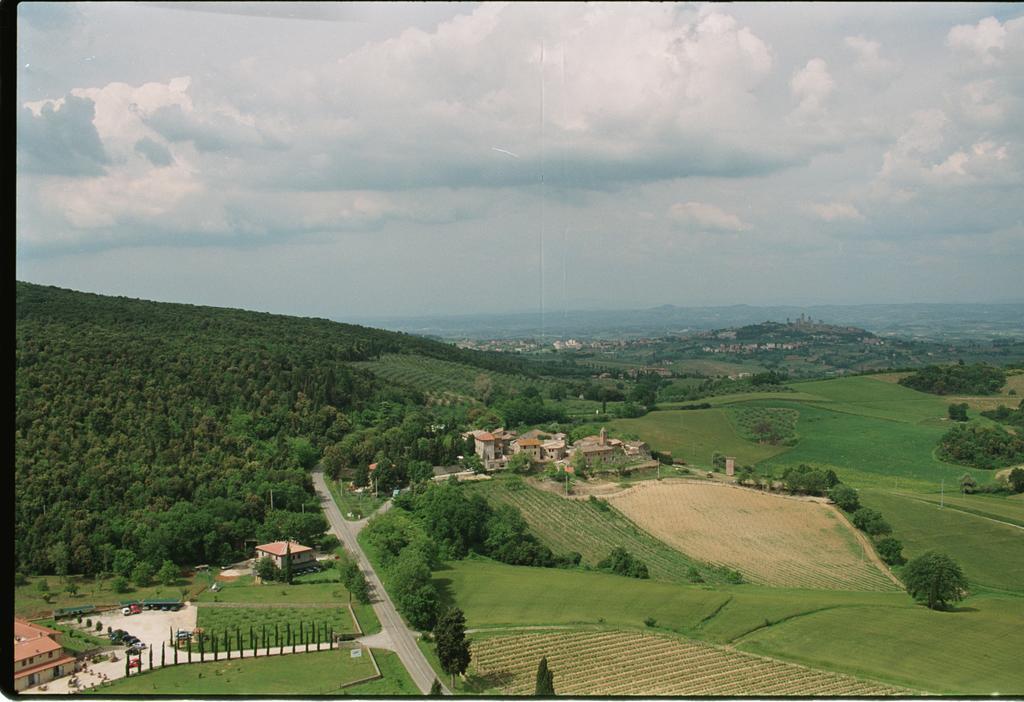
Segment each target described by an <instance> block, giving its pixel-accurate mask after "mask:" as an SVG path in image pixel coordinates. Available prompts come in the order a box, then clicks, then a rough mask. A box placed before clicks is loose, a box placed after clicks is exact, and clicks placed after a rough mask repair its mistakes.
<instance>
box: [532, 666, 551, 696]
mask: <svg viewBox="0 0 1024 702" xmlns="http://www.w3.org/2000/svg"><path fill="white" fill-rule="evenodd" d="M533 694H535V695H541V696H551V695H554V694H555V674H554V673H553V672H551V670H550V669H548V657H547V656H544V657H543V658H541V659H540V665H538V666H537V687H536V689H535V690H534V693H533Z"/></svg>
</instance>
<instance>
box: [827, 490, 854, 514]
mask: <svg viewBox="0 0 1024 702" xmlns="http://www.w3.org/2000/svg"><path fill="white" fill-rule="evenodd" d="M828 496H829V499H831V500H832V501H833V502H835V503H836V505H838V507H839V509H841V510H843V511H844V512H850V513H853V512H856V511H857V510H858V509H860V495H858V494H857V491H856V490H854V489H853V488H852V487H850V486H849V485H844V484H843V483H837V484H836V485H833V486H832V487H831V488H829V491H828Z"/></svg>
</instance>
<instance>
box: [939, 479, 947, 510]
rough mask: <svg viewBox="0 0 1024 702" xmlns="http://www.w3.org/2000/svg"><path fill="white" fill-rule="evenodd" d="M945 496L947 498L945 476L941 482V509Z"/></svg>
mask: <svg viewBox="0 0 1024 702" xmlns="http://www.w3.org/2000/svg"><path fill="white" fill-rule="evenodd" d="M945 498H946V479H945V478H943V479H942V482H941V483H940V484H939V509H942V507H943V506H944V504H945Z"/></svg>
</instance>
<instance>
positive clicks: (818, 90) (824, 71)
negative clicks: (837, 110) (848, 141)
mask: <svg viewBox="0 0 1024 702" xmlns="http://www.w3.org/2000/svg"><path fill="white" fill-rule="evenodd" d="M835 87H836V84H835V81H834V80H833V79H832V76H831V75H830V74H829V72H828V64H827V63H825V60H824V59H821V58H812V59H811V60H810V61H808V62H807V65H806V66H804V67H803V68H801V69H800V70H799V71H797V72H795V73H794V74H793V77H792V78H791V79H790V81H789V89H790V92H791V93H792V94H793V97H794V98H795V99H796V100H798V101H799V104H798V105H797V107H796V111H795V112H794V116H795V117H797V118H798V119H811V118H814V117H816V116H819V115H820V114H822V112H823V111H824V110H825V102H826V101H827V100H828V97H829V95H831V94H832V91H833V90H834V89H835Z"/></svg>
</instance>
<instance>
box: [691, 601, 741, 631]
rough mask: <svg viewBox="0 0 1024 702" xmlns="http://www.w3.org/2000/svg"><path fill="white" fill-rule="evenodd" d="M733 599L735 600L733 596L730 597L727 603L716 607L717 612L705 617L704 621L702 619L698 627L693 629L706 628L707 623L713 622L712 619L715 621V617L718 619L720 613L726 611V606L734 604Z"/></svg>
mask: <svg viewBox="0 0 1024 702" xmlns="http://www.w3.org/2000/svg"><path fill="white" fill-rule="evenodd" d="M733 599H735V598H734V597H733V596H732V595H729V597H728V599H726V600H725V602H723V603H722V604H720V605H718V606H717V607H715V611H714V612H712V613H711V614H709V615H708V616H706V617H704V618H703V619H701V620H700V621H699V622H697V626H695V627H693V628H694V629H700V628H701V627H703V626H704V625H705V624H707V623H708V622H709V621H711V620H712V619H714V618H715V617H717V616H718V615H719V613H720V612H721V611H722V610H723V609H725V607H726V605H728V604H729V603H730V602H732V601H733Z"/></svg>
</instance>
